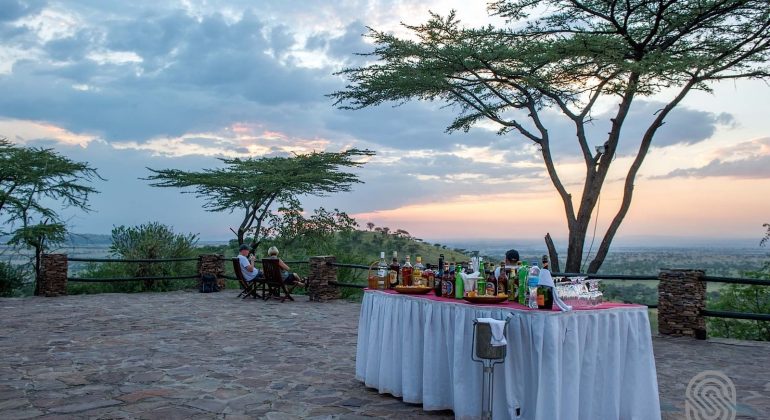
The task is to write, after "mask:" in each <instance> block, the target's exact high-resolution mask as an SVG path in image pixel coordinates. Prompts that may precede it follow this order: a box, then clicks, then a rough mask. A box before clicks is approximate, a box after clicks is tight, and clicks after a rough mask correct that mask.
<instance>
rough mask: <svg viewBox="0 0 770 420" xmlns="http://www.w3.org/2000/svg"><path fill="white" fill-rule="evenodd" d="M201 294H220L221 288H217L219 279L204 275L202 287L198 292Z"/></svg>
mask: <svg viewBox="0 0 770 420" xmlns="http://www.w3.org/2000/svg"><path fill="white" fill-rule="evenodd" d="M198 291H199V292H201V293H212V292H218V291H219V286H217V278H216V276H214V275H212V274H204V275H202V276H201V286H200V289H199V290H198Z"/></svg>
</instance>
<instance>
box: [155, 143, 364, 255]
mask: <svg viewBox="0 0 770 420" xmlns="http://www.w3.org/2000/svg"><path fill="white" fill-rule="evenodd" d="M373 155H374V152H372V151H369V150H359V149H350V150H347V151H344V152H313V153H309V154H297V155H294V156H288V157H283V156H278V157H263V158H246V159H241V158H235V159H220V160H221V161H222V162H223V163H224V164H225V165H224V168H217V169H204V170H203V171H200V172H194V171H191V172H188V171H182V170H178V169H161V170H155V169H150V168H148V169H149V170H150V171H152V172H153V175H151V176H150V177H148V178H146V179H147V180H149V181H151V183H150V185H152V186H154V187H174V188H190V189H191V191H183V192H185V193H193V194H196V196H197V197H200V198H204V199H205V203H204V204H203V208H204V209H206V210H208V211H212V212H221V211H229V212H230V213H232V212H235V211H239V212H241V222H240V225H239V226H238V229H237V230H233V233H235V235H236V237H237V238H238V244H239V245H242V244H243V243H244V242H245V239H246V237H247V236H248V235H249V234H253V237H254V242H252V243H251V244H250V245H251V248H252V250H255V249H256V248H257V246H258V245H259V242H260V238H261V235H262V224H263V222H264V221H265V218H266V217H267V216H268V214H270V211H271V208H273V207H277V206H278V205H279V204H280V205H283V206H284V207H286V208H287V209H296V208H297V207H298V206H299V204H298V201H297V197H299V196H301V195H306V194H307V195H317V196H323V195H327V194H330V193H335V192H344V191H350V188H351V186H352V184H354V183H359V182H361V181H360V180H359V179H358V177H357V176H356V175H355V174H353V173H351V172H344V171H341V170H340V168H355V167H359V166H361V165H363V164H364V161H362V160H357V158H361V157H367V156H373Z"/></svg>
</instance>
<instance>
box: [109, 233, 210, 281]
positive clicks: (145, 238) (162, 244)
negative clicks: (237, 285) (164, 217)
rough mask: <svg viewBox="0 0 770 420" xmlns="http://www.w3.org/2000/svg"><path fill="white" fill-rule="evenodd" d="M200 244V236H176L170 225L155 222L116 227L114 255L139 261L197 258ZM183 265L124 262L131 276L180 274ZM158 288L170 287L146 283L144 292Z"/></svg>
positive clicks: (178, 234)
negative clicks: (197, 247)
mask: <svg viewBox="0 0 770 420" xmlns="http://www.w3.org/2000/svg"><path fill="white" fill-rule="evenodd" d="M197 243H198V235H196V234H192V233H188V234H183V233H175V232H174V230H173V228H171V227H169V226H166V225H164V224H161V223H158V222H151V223H147V224H143V225H139V226H130V227H127V226H118V227H115V228H113V229H112V245H110V253H112V255H114V256H116V257H120V258H123V259H137V260H154V259H168V258H185V257H192V256H195V255H197V252H196V249H195V247H196V245H197ZM183 265H184V264H181V263H180V262H168V263H132V264H126V263H124V264H123V269H124V271H123V272H124V273H125V274H124V275H126V276H128V277H152V276H170V275H179V274H180V273H179V271H180V269H181V267H182V266H183ZM188 265H189V264H188ZM191 272H192V271H191ZM158 285H159V286H160V288H162V289H165V288H166V286H168V284H167V283H166V282H155V281H151V280H148V281H145V282H144V289H145V290H150V289H152V288H155V287H156V286H158Z"/></svg>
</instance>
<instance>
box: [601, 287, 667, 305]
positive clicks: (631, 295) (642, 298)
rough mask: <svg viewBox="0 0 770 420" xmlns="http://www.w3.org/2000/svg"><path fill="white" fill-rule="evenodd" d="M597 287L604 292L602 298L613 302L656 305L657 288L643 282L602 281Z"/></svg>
mask: <svg viewBox="0 0 770 420" xmlns="http://www.w3.org/2000/svg"><path fill="white" fill-rule="evenodd" d="M599 289H600V290H601V291H602V293H603V294H604V299H605V300H608V301H613V302H626V303H638V304H640V305H657V303H658V289H657V288H656V287H654V286H652V287H651V286H648V285H645V284H640V283H636V284H626V283H624V282H622V281H620V282H609V281H603V282H601V283H600V284H599Z"/></svg>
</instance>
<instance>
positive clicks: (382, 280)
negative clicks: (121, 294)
mask: <svg viewBox="0 0 770 420" xmlns="http://www.w3.org/2000/svg"><path fill="white" fill-rule="evenodd" d="M387 281H388V263H386V262H385V251H381V252H380V262H379V264H377V288H378V289H380V290H384V289H385V285H386V284H387Z"/></svg>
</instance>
